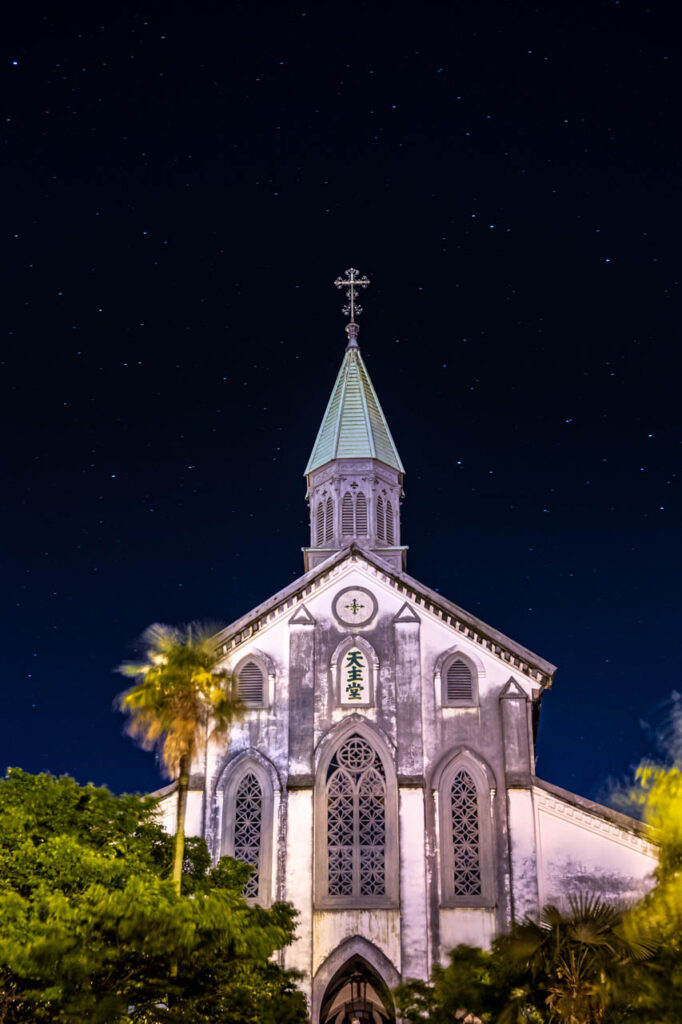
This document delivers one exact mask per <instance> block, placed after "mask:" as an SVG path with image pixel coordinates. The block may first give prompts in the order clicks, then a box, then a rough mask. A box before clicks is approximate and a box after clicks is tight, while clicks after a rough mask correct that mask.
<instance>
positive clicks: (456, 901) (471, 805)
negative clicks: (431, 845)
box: [438, 753, 495, 907]
mask: <svg viewBox="0 0 682 1024" xmlns="http://www.w3.org/2000/svg"><path fill="white" fill-rule="evenodd" d="M490 794H491V788H490V784H489V782H488V779H487V776H486V773H485V771H484V770H483V769H482V768H481V766H480V765H478V764H477V763H476V761H475V759H474V758H473V757H472V756H471V755H469V754H466V753H465V754H462V755H460V756H459V757H457V758H455V760H454V761H453V762H452V763H451V764H450V765H449V766H448V768H446V770H445V771H444V772H443V773H442V777H441V781H440V786H439V795H438V799H439V803H440V842H441V849H440V863H441V898H442V902H443V903H444V904H445V905H449V906H471V907H480V906H491V905H492V904H494V902H495V899H494V889H495V886H494V879H493V871H492V865H493V849H492V842H493V830H492V821H491V802H490Z"/></svg>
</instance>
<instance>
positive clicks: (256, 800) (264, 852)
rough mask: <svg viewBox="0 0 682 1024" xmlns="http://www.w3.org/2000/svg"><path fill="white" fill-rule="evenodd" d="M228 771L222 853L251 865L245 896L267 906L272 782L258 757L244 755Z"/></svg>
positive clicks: (270, 852) (272, 800) (269, 872)
mask: <svg viewBox="0 0 682 1024" xmlns="http://www.w3.org/2000/svg"><path fill="white" fill-rule="evenodd" d="M228 771H229V774H228V776H227V782H226V784H225V787H224V790H223V827H222V842H221V846H220V853H221V855H226V856H228V857H234V858H235V859H236V860H241V861H243V862H244V863H245V864H250V865H251V866H252V868H253V871H252V873H251V875H250V877H249V879H248V881H247V883H246V885H245V886H244V895H245V896H246V897H247V898H248V899H253V900H256V901H257V902H258V903H260V904H262V905H263V906H268V905H269V904H270V902H271V900H272V866H273V865H272V860H273V858H272V837H273V806H274V799H273V786H272V780H271V778H270V775H269V772H268V770H267V768H266V767H265V766H264V765H263V764H262V763H261V759H260V757H259V756H251V755H248V756H246V757H244V756H242V758H240V761H239V763H238V765H237V766H236V767H235V768H234V769H232V770H229V769H228Z"/></svg>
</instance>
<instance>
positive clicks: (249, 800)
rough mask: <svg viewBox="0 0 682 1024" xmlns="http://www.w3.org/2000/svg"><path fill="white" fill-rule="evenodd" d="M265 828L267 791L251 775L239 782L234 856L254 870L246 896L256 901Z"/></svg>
mask: <svg viewBox="0 0 682 1024" xmlns="http://www.w3.org/2000/svg"><path fill="white" fill-rule="evenodd" d="M262 829H263V790H262V788H261V784H260V782H259V781H258V779H257V777H256V776H255V775H254V774H253V772H249V773H248V774H247V775H245V776H244V777H243V778H242V780H241V782H240V783H239V786H238V787H237V793H236V796H235V801H234V856H235V857H236V859H237V860H241V861H244V863H245V864H250V865H251V866H252V868H253V871H252V873H251V877H250V878H249V880H248V882H247V883H246V885H245V886H244V895H245V896H247V897H252V898H253V899H255V898H256V897H257V896H258V885H259V878H258V868H259V864H260V850H261V836H262Z"/></svg>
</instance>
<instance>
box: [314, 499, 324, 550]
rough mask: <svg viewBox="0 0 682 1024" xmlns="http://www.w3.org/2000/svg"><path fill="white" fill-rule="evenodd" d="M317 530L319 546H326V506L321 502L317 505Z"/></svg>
mask: <svg viewBox="0 0 682 1024" xmlns="http://www.w3.org/2000/svg"><path fill="white" fill-rule="evenodd" d="M315 529H316V535H317V543H318V545H321V544H324V505H323V503H322V502H321V501H318V503H317V516H316V520H315Z"/></svg>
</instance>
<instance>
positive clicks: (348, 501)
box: [341, 492, 353, 537]
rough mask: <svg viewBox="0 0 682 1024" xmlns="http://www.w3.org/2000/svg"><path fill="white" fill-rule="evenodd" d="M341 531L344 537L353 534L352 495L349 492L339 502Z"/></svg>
mask: <svg viewBox="0 0 682 1024" xmlns="http://www.w3.org/2000/svg"><path fill="white" fill-rule="evenodd" d="M341 533H342V534H343V536H344V537H352V536H353V496H352V494H350V493H349V492H346V493H345V494H344V496H343V501H342V502H341Z"/></svg>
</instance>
